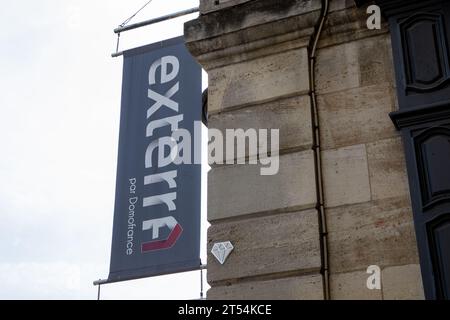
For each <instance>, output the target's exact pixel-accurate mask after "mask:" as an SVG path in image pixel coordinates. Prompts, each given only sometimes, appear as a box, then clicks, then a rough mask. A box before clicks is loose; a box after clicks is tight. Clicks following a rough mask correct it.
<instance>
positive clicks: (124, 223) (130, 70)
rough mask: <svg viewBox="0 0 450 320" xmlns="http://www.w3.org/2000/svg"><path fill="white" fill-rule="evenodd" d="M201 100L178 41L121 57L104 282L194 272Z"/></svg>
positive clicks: (194, 68) (196, 74)
mask: <svg viewBox="0 0 450 320" xmlns="http://www.w3.org/2000/svg"><path fill="white" fill-rule="evenodd" d="M201 99H202V92H201V68H200V66H199V65H198V64H197V62H196V61H195V60H194V59H193V58H192V56H191V55H190V54H189V52H188V51H187V49H186V47H185V44H184V39H183V37H180V38H175V39H171V40H167V41H163V42H158V43H156V44H151V45H148V46H145V47H141V48H137V49H133V50H130V51H127V52H125V53H124V67H123V84H122V107H121V116H120V136H119V157H118V166H117V182H116V202H115V210H114V227H113V237H112V250H111V266H110V274H109V277H108V281H110V282H114V281H123V280H130V279H136V278H142V277H149V276H155V275H162V274H169V273H176V272H183V271H189V270H195V269H198V268H199V267H200V207H201V206H200V200H201V199H200V197H201V195H200V193H201V165H200V161H199V159H200V149H201V148H200V141H199V140H200V136H201V135H200V131H201V127H200V125H199V124H200V123H201V120H202V118H201V117H202V100H201Z"/></svg>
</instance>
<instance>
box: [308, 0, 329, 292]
mask: <svg viewBox="0 0 450 320" xmlns="http://www.w3.org/2000/svg"><path fill="white" fill-rule="evenodd" d="M328 11H329V0H322V8H321V14H320V18H319V20H318V21H317V24H316V26H315V32H314V35H313V36H312V38H311V42H310V44H309V47H308V54H309V82H310V97H311V117H312V123H313V151H314V161H315V176H316V189H317V210H318V211H319V233H320V247H321V260H322V269H321V273H322V275H323V291H324V298H325V300H330V286H329V265H328V228H327V220H326V216H325V200H324V191H323V174H322V155H321V153H320V126H319V110H318V108H317V94H316V83H315V66H316V51H317V44H318V42H319V39H320V36H321V34H322V31H323V27H324V25H325V21H326V19H327V17H328Z"/></svg>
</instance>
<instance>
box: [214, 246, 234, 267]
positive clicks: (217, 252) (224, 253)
mask: <svg viewBox="0 0 450 320" xmlns="http://www.w3.org/2000/svg"><path fill="white" fill-rule="evenodd" d="M233 249H234V247H233V244H232V243H231V242H230V241H226V242H218V243H215V244H214V246H213V248H212V250H211V253H212V254H213V255H214V257H215V258H216V259H217V261H219V262H220V264H224V263H225V261H226V260H227V258H228V256H229V255H230V253H231V251H233Z"/></svg>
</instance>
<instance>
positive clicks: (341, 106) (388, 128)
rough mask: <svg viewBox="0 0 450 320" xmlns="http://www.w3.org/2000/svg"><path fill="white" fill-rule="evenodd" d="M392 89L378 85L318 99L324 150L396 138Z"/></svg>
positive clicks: (331, 94) (326, 95)
mask: <svg viewBox="0 0 450 320" xmlns="http://www.w3.org/2000/svg"><path fill="white" fill-rule="evenodd" d="M393 100H394V93H393V89H392V88H391V87H390V86H386V85H375V86H368V87H362V88H356V89H350V90H345V91H340V92H335V93H330V94H325V95H320V96H318V100H317V101H318V108H319V119H320V123H321V138H322V141H321V142H322V149H334V148H340V147H344V146H350V145H355V144H362V143H367V142H373V141H377V140H381V139H384V138H391V137H397V136H398V133H397V132H396V130H395V128H394V125H393V124H392V121H391V119H390V118H389V113H390V112H391V111H394V108H395V107H394V102H393Z"/></svg>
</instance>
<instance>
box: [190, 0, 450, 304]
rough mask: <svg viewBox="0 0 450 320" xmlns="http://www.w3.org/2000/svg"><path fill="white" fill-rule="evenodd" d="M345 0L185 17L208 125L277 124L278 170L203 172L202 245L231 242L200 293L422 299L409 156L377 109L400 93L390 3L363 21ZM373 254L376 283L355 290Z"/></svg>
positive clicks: (362, 6) (247, 1)
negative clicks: (202, 80) (377, 21)
mask: <svg viewBox="0 0 450 320" xmlns="http://www.w3.org/2000/svg"><path fill="white" fill-rule="evenodd" d="M356 2H357V3H355V1H353V0H331V1H329V2H328V1H322V0H282V1H280V0H219V1H217V0H200V11H201V14H200V16H199V17H198V18H197V19H195V20H192V21H190V22H188V23H186V25H185V37H186V42H187V45H188V48H189V50H190V51H191V53H192V54H193V56H194V57H195V58H196V59H197V60H198V61H199V63H200V64H201V65H202V66H203V67H204V69H205V70H206V71H207V72H208V76H209V89H208V112H209V117H208V123H209V126H210V127H212V128H218V129H222V130H224V129H226V128H243V129H247V128H256V129H258V128H268V129H271V128H275V129H280V171H279V173H278V174H277V175H274V176H261V175H260V174H259V167H258V166H256V165H215V166H213V168H212V170H211V171H210V173H209V177H208V220H209V222H210V223H211V227H210V228H209V230H208V251H210V250H211V247H212V245H213V244H214V243H216V242H220V241H227V240H229V241H231V242H232V243H233V245H234V248H235V249H234V251H233V252H232V254H231V255H230V257H229V258H228V260H227V261H226V263H225V264H224V265H221V264H219V263H218V262H217V261H216V260H215V259H214V258H213V257H212V255H211V254H209V256H208V282H209V284H210V285H211V289H210V290H209V292H208V298H210V299H424V298H425V297H426V295H425V294H424V286H423V283H424V282H423V279H422V276H421V258H420V257H422V256H423V254H421V255H420V256H419V250H418V247H420V244H419V246H418V239H417V237H416V231H415V227H416V228H417V225H416V226H415V219H414V214H413V213H415V212H416V211H415V210H413V209H414V208H413V204H414V199H412V197H415V193H414V192H415V191H414V190H411V188H410V183H412V181H413V180H411V179H412V178H411V173H410V177H409V179H410V180H408V171H407V167H408V166H407V159H406V158H407V157H408V154H407V153H406V155H407V156H406V157H405V140H402V134H401V131H399V130H397V129H400V127H399V125H398V121H397V122H396V125H397V128H396V126H395V125H394V123H393V122H392V120H391V118H390V117H389V115H390V114H391V115H394V116H395V115H396V114H397V113H398V112H399V110H400V111H401V109H402V105H401V103H402V101H404V100H405V99H403V100H402V99H399V96H398V92H400V91H399V89H400V88H399V83H401V82H398V78H397V77H398V66H397V65H396V64H397V60H396V59H397V58H396V56H395V52H396V51H395V50H396V47H395V44H393V41H394V40H393V38H392V30H393V29H392V25H391V26H390V24H392V23H393V22H392V21H391V20H389V19H391V17H392V16H394V15H395V14H397V11H395V10H394V9H393V7H395V6H393V5H392V3H393V2H395V1H378V2H379V3H378V4H379V5H380V6H381V9H382V12H383V14H384V17H383V19H382V24H381V29H374V30H370V29H368V27H367V19H368V14H367V13H366V8H367V5H368V4H370V2H369V1H368V2H367V3H365V1H356ZM398 2H402V1H397V3H398ZM414 2H415V1H410V2H409V3H414ZM422 2H425V3H426V2H427V1H422ZM431 2H433V3H436V2H439V3H440V1H431ZM395 9H396V10H397V8H395ZM394 11H395V13H394ZM386 12H388V14H390V15H386V14H385V13H386ZM430 19H431V18H430ZM321 21H323V22H324V24H323V25H322V27H320V22H321ZM418 32H419V33H420V32H421V31H420V30H419V31H418ZM316 39H318V42H317V46H315V45H314V44H315V40H316ZM447 54H448V52H447ZM424 59H426V57H425V58H424ZM447 60H448V56H447ZM394 61H395V62H394ZM422 63H425V64H426V62H422ZM396 74H397V76H396ZM399 101H400V104H399ZM396 112H397V113H396ZM394 118H395V117H394ZM397 118H401V119H404V118H402V117H397ZM444 184H445V183H444ZM445 187H447V185H446V186H445ZM444 189H445V188H444ZM445 228H447V229H445ZM445 230H448V227H446V225H444V235H445V234H446V236H447V237H448V231H445ZM445 232H447V233H445ZM444 238H445V237H444ZM446 259H447V260H445V257H444V262H445V261H448V256H447V258H446ZM371 265H376V266H379V267H380V269H381V289H379V290H378V289H373V290H369V289H368V287H367V279H368V277H369V276H370V274H368V273H367V268H368V267H369V266H371ZM422 269H423V267H422ZM422 272H423V270H422ZM443 281H445V279H444V280H443ZM427 297H428V298H436V297H433V296H432V295H429V294H428V296H427ZM437 298H439V297H437Z"/></svg>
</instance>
